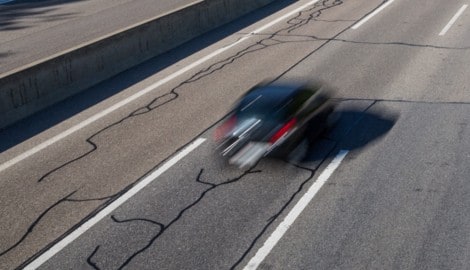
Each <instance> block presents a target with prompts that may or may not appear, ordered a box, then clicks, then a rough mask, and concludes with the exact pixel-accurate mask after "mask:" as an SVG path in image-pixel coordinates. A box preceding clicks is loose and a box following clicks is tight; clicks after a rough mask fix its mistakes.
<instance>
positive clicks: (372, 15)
mask: <svg viewBox="0 0 470 270" xmlns="http://www.w3.org/2000/svg"><path fill="white" fill-rule="evenodd" d="M393 1H395V0H388V1H387V2H386V3H385V4H383V5H381V6H380V7H379V8H378V9H376V10H375V11H374V12H372V13H371V14H369V15H367V17H365V18H364V19H362V20H360V21H359V22H358V23H356V24H355V25H353V26H352V27H351V29H354V30H355V29H357V28H359V26H361V25H362V24H364V23H365V22H367V21H368V20H369V19H370V18H372V17H374V16H375V15H377V13H379V12H380V11H382V10H383V9H384V8H386V7H388V6H389V5H390V4H391V3H392V2H393Z"/></svg>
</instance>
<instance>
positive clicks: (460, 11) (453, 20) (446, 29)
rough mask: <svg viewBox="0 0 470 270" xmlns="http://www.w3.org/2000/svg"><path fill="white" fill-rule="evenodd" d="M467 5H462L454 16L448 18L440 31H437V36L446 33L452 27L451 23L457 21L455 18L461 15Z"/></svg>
mask: <svg viewBox="0 0 470 270" xmlns="http://www.w3.org/2000/svg"><path fill="white" fill-rule="evenodd" d="M467 6H468V5H463V6H462V7H461V8H460V9H459V11H457V13H455V15H454V17H452V19H450V21H449V23H447V25H446V26H445V27H444V28H443V29H442V31H441V32H440V33H439V36H443V35H445V34H446V33H447V31H448V30H449V29H450V28H451V27H452V25H453V24H454V23H455V21H457V19H458V18H459V17H460V15H462V13H463V12H464V11H465V9H466V8H467Z"/></svg>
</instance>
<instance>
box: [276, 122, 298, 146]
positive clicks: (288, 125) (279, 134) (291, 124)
mask: <svg viewBox="0 0 470 270" xmlns="http://www.w3.org/2000/svg"><path fill="white" fill-rule="evenodd" d="M296 123H297V119H295V118H292V119H291V120H290V121H289V122H287V123H286V124H284V125H283V126H282V127H281V128H280V129H279V130H278V131H277V132H276V133H275V134H274V135H273V136H272V137H271V139H270V140H269V142H270V143H275V142H276V141H277V140H279V138H281V137H282V136H284V134H286V133H287V132H289V131H290V130H291V129H292V128H293V127H294V126H295V124H296Z"/></svg>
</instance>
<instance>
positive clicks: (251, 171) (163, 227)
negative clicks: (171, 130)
mask: <svg viewBox="0 0 470 270" xmlns="http://www.w3.org/2000/svg"><path fill="white" fill-rule="evenodd" d="M203 172H204V169H201V170H200V171H199V173H198V175H197V177H196V182H198V183H201V184H203V185H209V186H210V187H209V188H208V189H206V190H204V191H203V192H202V193H201V194H200V195H199V197H198V198H197V199H196V200H195V201H193V202H192V203H190V204H189V205H187V206H186V207H185V208H183V209H182V210H181V211H180V212H179V213H178V214H177V215H176V217H175V218H174V219H172V220H171V221H170V222H169V223H168V224H166V225H165V224H162V223H160V222H157V221H153V220H150V219H145V218H133V219H125V220H119V219H117V218H116V217H115V216H111V219H112V220H113V221H114V222H116V223H127V222H140V221H145V222H150V223H152V224H154V225H157V226H158V227H159V228H160V230H159V232H158V233H157V234H156V235H154V236H153V237H152V238H151V239H150V240H149V241H148V243H147V244H146V245H145V246H144V247H142V248H140V249H138V250H136V251H135V252H134V253H133V254H132V255H131V256H129V257H128V258H126V260H125V261H124V262H123V263H122V264H121V265H120V266H119V267H118V269H123V268H124V267H126V266H127V265H128V264H129V263H130V262H131V261H132V260H133V259H134V258H135V257H137V256H138V255H139V254H141V253H143V252H145V251H146V250H147V249H148V248H149V247H151V246H152V244H153V243H154V242H155V241H156V240H157V239H158V238H160V237H161V236H162V235H163V234H164V233H165V231H166V230H167V229H169V228H171V226H172V225H173V224H175V223H176V222H178V221H179V220H180V219H181V218H182V217H183V215H184V214H185V213H186V212H188V211H189V210H191V209H192V208H193V207H195V206H196V205H198V204H199V203H200V202H201V201H202V200H203V199H204V197H205V196H206V195H207V194H208V193H209V192H211V191H213V190H215V189H217V188H218V187H221V186H226V185H229V184H232V183H235V182H238V181H240V180H241V179H243V178H244V177H245V176H247V175H250V174H255V173H260V172H262V171H261V170H254V169H253V167H252V168H250V169H248V170H246V171H245V172H243V173H242V174H241V175H239V176H237V177H234V178H229V179H227V180H226V181H224V182H221V183H219V184H214V183H210V182H206V181H203V180H201V177H202V174H203ZM99 247H100V245H98V246H97V247H96V248H95V249H94V251H93V252H92V253H91V254H90V256H89V257H88V258H87V262H88V263H89V264H90V263H91V259H92V257H93V256H95V255H96V253H97V250H98V248H99ZM90 265H91V264H90ZM91 266H93V265H91ZM94 266H95V267H98V266H97V265H96V264H94ZM95 269H99V268H95Z"/></svg>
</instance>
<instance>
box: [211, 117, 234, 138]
mask: <svg viewBox="0 0 470 270" xmlns="http://www.w3.org/2000/svg"><path fill="white" fill-rule="evenodd" d="M236 123H237V117H236V116H235V115H232V116H231V117H230V118H229V119H227V120H226V121H225V122H223V123H222V124H221V125H220V126H218V127H217V128H216V129H215V132H214V139H215V140H217V141H219V140H221V139H222V138H223V137H224V136H225V135H226V134H227V133H229V132H230V131H231V130H232V129H233V128H234V127H235V124H236Z"/></svg>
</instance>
